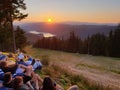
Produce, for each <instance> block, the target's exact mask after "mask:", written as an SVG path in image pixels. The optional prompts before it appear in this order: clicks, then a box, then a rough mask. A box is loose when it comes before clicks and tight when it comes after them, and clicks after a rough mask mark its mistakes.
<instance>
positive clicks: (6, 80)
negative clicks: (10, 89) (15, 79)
mask: <svg viewBox="0 0 120 90" xmlns="http://www.w3.org/2000/svg"><path fill="white" fill-rule="evenodd" d="M11 78H12V74H11V72H6V73H5V75H4V77H3V81H4V83H3V84H5V83H7V82H9V81H10V80H11Z"/></svg>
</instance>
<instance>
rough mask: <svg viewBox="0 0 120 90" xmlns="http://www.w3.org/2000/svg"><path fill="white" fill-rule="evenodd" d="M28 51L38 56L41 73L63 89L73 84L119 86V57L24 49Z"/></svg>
mask: <svg viewBox="0 0 120 90" xmlns="http://www.w3.org/2000/svg"><path fill="white" fill-rule="evenodd" d="M26 51H27V53H28V54H30V55H32V56H33V57H35V58H39V59H42V61H44V62H43V63H45V61H46V62H49V65H46V66H44V68H43V71H42V73H41V75H42V76H43V77H44V75H50V76H51V77H52V78H54V79H55V80H56V81H57V82H58V83H59V84H60V85H62V86H63V87H64V88H68V87H69V86H70V85H71V84H77V85H78V86H79V87H80V88H82V89H83V90H101V89H102V90H106V89H107V90H108V89H109V90H115V89H120V87H119V86H120V58H111V57H103V56H91V55H81V54H77V53H76V54H75V53H66V52H60V51H53V50H46V49H36V48H31V47H30V46H29V47H27V48H26Z"/></svg>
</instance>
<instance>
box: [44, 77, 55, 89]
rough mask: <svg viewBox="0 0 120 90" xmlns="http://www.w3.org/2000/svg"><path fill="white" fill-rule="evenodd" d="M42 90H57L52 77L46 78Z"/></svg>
mask: <svg viewBox="0 0 120 90" xmlns="http://www.w3.org/2000/svg"><path fill="white" fill-rule="evenodd" d="M42 90H56V89H55V87H54V84H53V82H52V80H51V78H50V77H48V76H47V77H45V78H44V81H43V88H42Z"/></svg>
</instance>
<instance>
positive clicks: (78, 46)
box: [33, 25, 120, 57]
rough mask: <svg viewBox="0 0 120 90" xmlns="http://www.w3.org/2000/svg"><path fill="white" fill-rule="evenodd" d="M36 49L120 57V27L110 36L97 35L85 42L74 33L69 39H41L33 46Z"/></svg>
mask: <svg viewBox="0 0 120 90" xmlns="http://www.w3.org/2000/svg"><path fill="white" fill-rule="evenodd" d="M33 47H36V48H45V49H51V50H60V51H65V52H72V53H80V54H91V55H102V56H111V57H120V25H118V26H117V28H116V29H115V30H111V31H110V32H109V35H104V34H103V33H97V34H94V35H92V36H90V37H89V36H88V38H86V39H85V40H82V39H80V38H78V37H77V36H76V35H75V33H74V32H73V31H71V32H70V35H69V38H68V39H63V38H62V39H60V38H57V37H50V38H45V37H43V38H41V39H39V40H38V41H36V42H35V43H34V45H33Z"/></svg>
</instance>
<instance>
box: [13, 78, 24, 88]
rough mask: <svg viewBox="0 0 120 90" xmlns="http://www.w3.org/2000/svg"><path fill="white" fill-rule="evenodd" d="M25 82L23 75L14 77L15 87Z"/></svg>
mask: <svg viewBox="0 0 120 90" xmlns="http://www.w3.org/2000/svg"><path fill="white" fill-rule="evenodd" d="M22 84H23V78H22V77H21V76H17V77H15V79H14V85H15V88H17V87H20V86H21V85H22Z"/></svg>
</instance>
